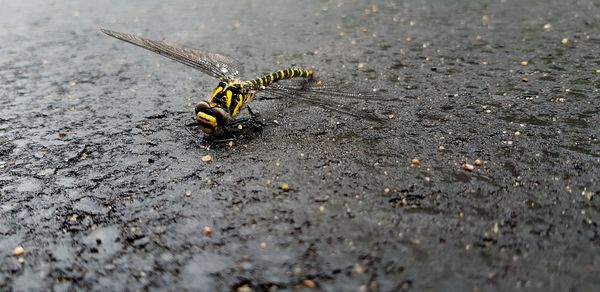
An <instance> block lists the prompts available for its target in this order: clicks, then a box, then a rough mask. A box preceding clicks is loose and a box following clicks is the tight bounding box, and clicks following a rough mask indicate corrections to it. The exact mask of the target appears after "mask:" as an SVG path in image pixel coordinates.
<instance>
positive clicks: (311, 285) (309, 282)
mask: <svg viewBox="0 0 600 292" xmlns="http://www.w3.org/2000/svg"><path fill="white" fill-rule="evenodd" d="M302 283H303V284H304V286H306V287H307V288H309V289H315V288H317V284H316V283H315V281H313V280H311V279H306V280H304V281H303V282H302Z"/></svg>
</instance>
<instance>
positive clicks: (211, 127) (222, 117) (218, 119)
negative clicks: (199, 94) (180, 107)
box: [195, 101, 232, 134]
mask: <svg viewBox="0 0 600 292" xmlns="http://www.w3.org/2000/svg"><path fill="white" fill-rule="evenodd" d="M195 112H196V117H195V120H196V122H198V124H200V129H201V130H202V132H204V133H206V134H218V133H220V132H221V130H222V128H223V127H224V126H226V125H228V124H229V123H230V122H231V120H232V119H231V116H230V115H229V114H228V113H227V112H226V111H225V110H224V109H222V108H221V107H219V106H218V105H216V104H213V105H211V104H209V103H208V102H207V101H201V102H199V103H198V104H196V109H195Z"/></svg>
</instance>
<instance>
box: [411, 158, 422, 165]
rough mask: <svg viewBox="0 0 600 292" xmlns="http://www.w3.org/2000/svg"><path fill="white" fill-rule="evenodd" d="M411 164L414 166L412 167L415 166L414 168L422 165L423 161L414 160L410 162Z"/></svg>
mask: <svg viewBox="0 0 600 292" xmlns="http://www.w3.org/2000/svg"><path fill="white" fill-rule="evenodd" d="M410 164H412V165H414V166H417V165H419V164H421V161H420V160H419V159H416V158H413V159H412V160H411V161H410Z"/></svg>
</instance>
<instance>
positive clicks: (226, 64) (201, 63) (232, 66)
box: [100, 28, 243, 79]
mask: <svg viewBox="0 0 600 292" xmlns="http://www.w3.org/2000/svg"><path fill="white" fill-rule="evenodd" d="M100 30H101V31H102V32H103V33H105V34H107V35H109V36H112V37H115V38H117V39H120V40H122V41H125V42H128V43H130V44H134V45H136V46H139V47H142V48H144V49H147V50H150V51H152V52H154V53H157V54H159V55H162V56H165V57H167V58H169V59H171V60H175V61H177V62H179V63H182V64H185V65H188V66H190V67H192V68H194V69H197V70H200V71H202V72H204V73H206V74H208V75H210V76H212V77H215V78H219V79H235V78H236V77H237V76H238V75H239V74H241V73H242V69H243V66H242V65H241V63H240V62H239V61H238V60H236V59H234V58H231V57H229V56H225V55H221V54H217V53H209V52H202V51H198V50H194V49H189V48H183V47H176V46H173V45H169V44H167V43H165V42H159V41H153V40H150V39H146V38H143V37H139V36H135V35H131V34H127V33H121V32H116V31H112V30H107V29H103V28H101V29H100Z"/></svg>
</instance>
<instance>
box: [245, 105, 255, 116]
mask: <svg viewBox="0 0 600 292" xmlns="http://www.w3.org/2000/svg"><path fill="white" fill-rule="evenodd" d="M246 108H247V109H248V112H249V113H250V115H251V116H252V117H254V116H256V114H254V112H253V111H252V109H251V108H250V106H247V107H246Z"/></svg>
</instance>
